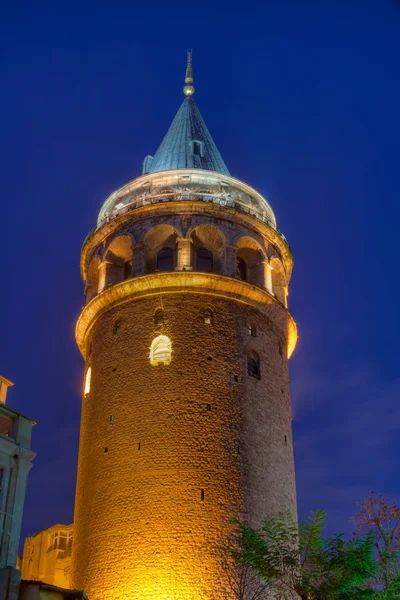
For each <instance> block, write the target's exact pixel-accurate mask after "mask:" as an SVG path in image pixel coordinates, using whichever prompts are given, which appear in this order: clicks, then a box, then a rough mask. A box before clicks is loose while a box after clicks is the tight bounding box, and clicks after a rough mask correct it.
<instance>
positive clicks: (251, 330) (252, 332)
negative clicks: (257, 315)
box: [247, 323, 257, 337]
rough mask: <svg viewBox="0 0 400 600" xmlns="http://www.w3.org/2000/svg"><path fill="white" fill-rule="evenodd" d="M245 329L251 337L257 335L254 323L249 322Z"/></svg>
mask: <svg viewBox="0 0 400 600" xmlns="http://www.w3.org/2000/svg"><path fill="white" fill-rule="evenodd" d="M247 331H248V334H249V335H250V336H251V337H256V336H257V329H256V326H255V325H254V323H249V324H248V325H247Z"/></svg>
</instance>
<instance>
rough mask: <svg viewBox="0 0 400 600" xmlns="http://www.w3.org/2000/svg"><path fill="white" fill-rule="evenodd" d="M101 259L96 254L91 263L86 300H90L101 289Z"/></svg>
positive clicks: (87, 279)
mask: <svg viewBox="0 0 400 600" xmlns="http://www.w3.org/2000/svg"><path fill="white" fill-rule="evenodd" d="M99 269H100V259H99V257H98V256H96V257H95V258H94V259H93V260H92V261H91V263H90V265H89V269H88V272H87V278H86V302H90V300H91V299H92V298H94V297H95V296H96V295H97V293H98V291H99V278H100V272H99Z"/></svg>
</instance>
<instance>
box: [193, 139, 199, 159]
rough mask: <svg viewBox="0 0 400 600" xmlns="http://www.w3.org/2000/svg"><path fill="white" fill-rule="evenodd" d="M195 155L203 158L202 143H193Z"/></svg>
mask: <svg viewBox="0 0 400 600" xmlns="http://www.w3.org/2000/svg"><path fill="white" fill-rule="evenodd" d="M193 154H195V155H196V156H201V144H200V142H193Z"/></svg>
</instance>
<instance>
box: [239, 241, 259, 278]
mask: <svg viewBox="0 0 400 600" xmlns="http://www.w3.org/2000/svg"><path fill="white" fill-rule="evenodd" d="M237 248H238V249H237V255H236V256H237V270H238V276H239V277H240V278H241V279H243V281H248V282H249V283H252V284H253V285H257V286H259V287H264V279H265V277H264V265H263V261H264V258H265V256H264V253H263V250H262V248H261V246H260V245H259V244H258V243H257V242H256V241H255V240H254V239H253V238H251V237H242V238H240V240H239V241H238V243H237Z"/></svg>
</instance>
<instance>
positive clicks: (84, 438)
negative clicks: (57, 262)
mask: <svg viewBox="0 0 400 600" xmlns="http://www.w3.org/2000/svg"><path fill="white" fill-rule="evenodd" d="M183 91H184V94H185V99H184V100H183V103H182V106H181V107H180V109H179V110H178V112H177V114H176V116H175V118H174V120H173V121H172V124H171V126H170V128H169V130H168V132H167V134H166V136H165V137H164V139H163V141H162V142H161V145H160V147H159V148H158V150H157V152H156V153H155V155H154V156H147V157H146V158H145V160H144V163H143V174H142V176H141V177H137V178H136V179H133V180H132V181H130V182H129V183H127V184H125V185H123V186H122V187H120V188H119V189H118V190H116V191H115V192H114V193H113V194H112V195H111V196H110V197H109V198H108V199H107V200H106V201H105V203H104V205H103V207H102V208H101V210H100V214H99V217H98V221H97V225H96V227H95V228H94V229H93V230H92V231H91V232H90V233H89V235H88V236H87V238H86V240H85V242H84V244H83V249H82V254H81V273H82V277H83V279H84V282H85V292H86V305H85V307H84V308H83V310H82V313H81V315H80V318H79V321H78V324H77V328H76V339H77V343H78V346H79V349H80V351H81V353H82V355H83V357H84V359H85V376H84V384H83V398H82V420H81V432H80V447H79V464H78V477H77V489H76V504H75V539H74V555H73V566H72V586H73V587H75V588H79V589H84V590H85V592H86V593H87V595H88V597H89V600H195V599H196V600H197V599H198V600H209V599H212V598H215V597H218V598H232V594H230V593H229V586H228V583H227V577H226V573H225V571H224V567H223V565H222V562H221V553H220V551H219V545H220V544H221V540H222V539H227V538H228V537H229V535H230V533H231V531H232V528H233V524H232V519H233V518H234V517H235V516H238V515H241V516H242V517H244V518H246V519H248V520H249V521H250V523H252V524H253V525H257V524H259V523H260V521H261V519H263V518H265V517H267V516H268V515H271V514H273V513H276V512H278V511H282V510H290V511H292V512H293V514H296V492H295V476H294V462H293V446H292V428H291V410H290V396H289V377H288V358H289V356H290V354H291V352H292V351H293V348H294V345H295V343H296V338H297V334H296V325H295V323H294V320H293V318H292V317H291V315H290V313H289V311H288V308H287V294H288V283H289V279H290V275H291V270H292V254H291V251H290V248H289V246H288V243H287V241H286V238H285V237H284V236H283V235H282V233H280V231H279V230H278V228H277V225H276V220H275V216H274V213H273V211H272V208H271V207H270V205H269V204H268V202H267V201H266V200H265V198H263V196H261V195H260V194H259V193H258V192H257V191H256V190H255V189H253V188H252V187H250V186H249V185H248V184H246V183H243V182H242V181H240V180H238V179H235V178H234V177H231V175H230V174H229V171H228V169H227V167H226V165H225V163H224V161H223V159H222V157H221V155H220V153H219V151H218V149H217V147H216V145H215V143H214V141H213V139H212V137H211V135H210V133H209V131H208V129H207V127H206V124H205V122H204V121H203V118H202V116H201V114H200V112H199V109H198V108H197V106H196V104H195V102H194V100H193V93H194V86H193V72H192V61H191V54H189V60H188V66H187V70H186V78H185V87H184V90H183ZM216 594H217V595H216Z"/></svg>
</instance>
